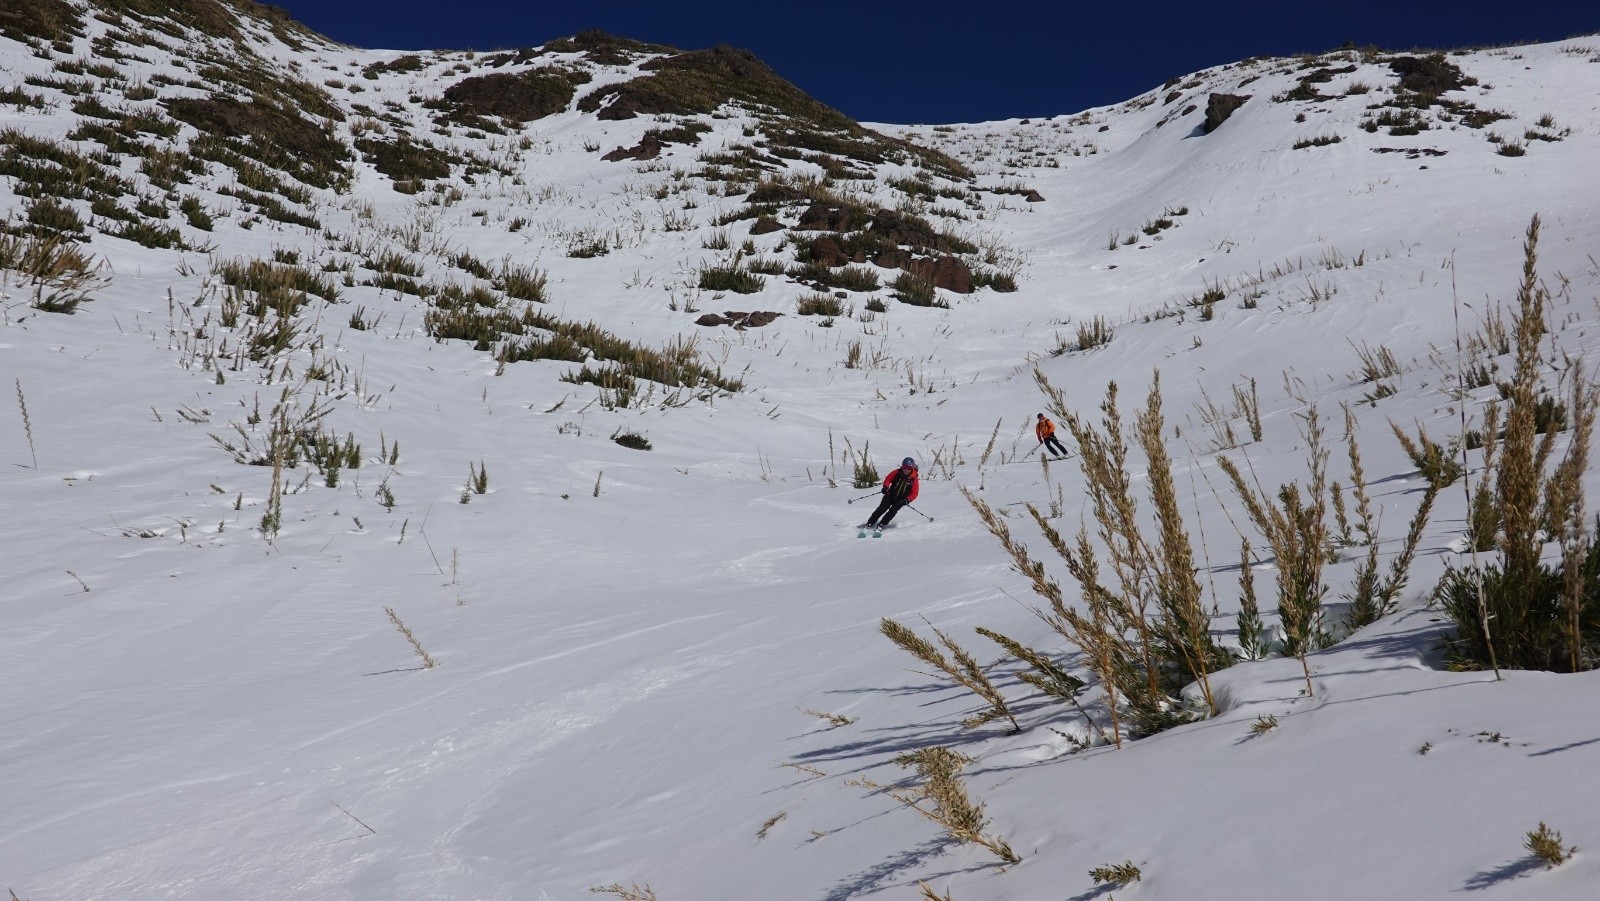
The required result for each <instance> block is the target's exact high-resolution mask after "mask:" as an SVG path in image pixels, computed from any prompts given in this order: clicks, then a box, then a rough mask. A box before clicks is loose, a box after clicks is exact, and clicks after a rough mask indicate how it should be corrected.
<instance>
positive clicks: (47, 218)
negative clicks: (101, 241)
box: [28, 197, 83, 237]
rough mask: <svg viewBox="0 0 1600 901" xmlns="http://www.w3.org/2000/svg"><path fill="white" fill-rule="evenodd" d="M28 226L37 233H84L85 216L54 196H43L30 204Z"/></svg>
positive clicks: (77, 234)
mask: <svg viewBox="0 0 1600 901" xmlns="http://www.w3.org/2000/svg"><path fill="white" fill-rule="evenodd" d="M28 226H29V229H28V230H29V231H30V232H32V233H33V234H36V235H73V236H80V237H81V236H82V235H83V217H81V216H79V215H78V211H77V210H75V209H73V208H72V207H71V206H69V205H67V204H65V203H62V202H61V201H59V200H57V199H55V198H54V197H41V198H39V199H38V200H35V201H34V202H33V203H31V204H29V205H28Z"/></svg>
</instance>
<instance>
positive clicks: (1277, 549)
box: [1217, 405, 1331, 693]
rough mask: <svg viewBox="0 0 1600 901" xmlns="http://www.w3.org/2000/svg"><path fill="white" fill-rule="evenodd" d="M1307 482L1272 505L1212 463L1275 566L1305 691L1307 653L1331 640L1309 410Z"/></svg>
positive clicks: (1315, 439) (1319, 478)
mask: <svg viewBox="0 0 1600 901" xmlns="http://www.w3.org/2000/svg"><path fill="white" fill-rule="evenodd" d="M1301 437H1302V438H1304V439H1305V442H1306V447H1307V454H1308V461H1307V465H1308V467H1309V470H1310V477H1309V479H1308V481H1307V483H1306V487H1305V490H1304V493H1302V490H1301V487H1300V485H1299V483H1294V482H1291V483H1289V484H1286V485H1281V486H1279V488H1278V493H1277V502H1276V503H1274V502H1273V498H1272V497H1271V496H1269V495H1267V493H1266V492H1265V491H1264V490H1262V489H1261V488H1260V487H1259V485H1257V487H1255V488H1252V487H1251V486H1250V485H1249V484H1248V483H1247V482H1246V481H1245V479H1244V476H1243V474H1242V473H1241V472H1240V471H1239V467H1238V466H1237V465H1236V464H1235V463H1234V462H1233V461H1232V460H1230V459H1228V458H1227V457H1218V458H1217V464H1218V465H1219V466H1221V467H1222V471H1223V472H1224V473H1226V474H1227V476H1228V479H1229V480H1230V481H1231V482H1233V487H1234V490H1235V491H1236V492H1238V495H1239V498H1240V500H1241V501H1243V502H1244V506H1245V510H1246V511H1247V512H1248V513H1249V516H1250V520H1251V521H1252V522H1253V523H1255V526H1256V529H1257V530H1258V531H1259V532H1260V533H1261V536H1262V537H1263V538H1265V539H1266V541H1267V545H1268V546H1269V547H1270V548H1271V549H1272V555H1273V558H1274V560H1275V562H1276V564H1277V567H1278V580H1277V581H1278V619H1279V622H1280V623H1281V625H1282V627H1283V633H1284V653H1285V654H1291V655H1294V656H1297V657H1299V658H1300V665H1301V668H1302V669H1303V670H1304V671H1305V677H1306V691H1307V693H1311V692H1312V691H1313V689H1312V686H1311V668H1310V664H1309V663H1308V662H1307V661H1306V657H1305V655H1306V653H1307V652H1308V651H1313V650H1317V649H1319V648H1323V647H1327V645H1328V644H1329V642H1330V640H1331V638H1330V636H1329V635H1328V632H1327V630H1326V628H1325V627H1324V625H1323V620H1322V599H1323V596H1324V594H1326V592H1327V586H1326V585H1324V584H1323V581H1322V570H1323V566H1324V564H1325V563H1326V562H1327V559H1328V557H1327V554H1328V525H1327V518H1326V513H1327V503H1328V500H1327V497H1328V491H1327V466H1328V449H1327V448H1326V447H1325V446H1324V445H1323V443H1322V437H1323V435H1322V419H1321V417H1320V416H1319V415H1318V413H1317V409H1316V407H1315V405H1313V406H1312V407H1310V409H1308V410H1307V411H1306V413H1305V414H1304V415H1303V416H1302V426H1301Z"/></svg>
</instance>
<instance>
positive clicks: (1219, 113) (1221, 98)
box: [1200, 94, 1251, 134]
mask: <svg viewBox="0 0 1600 901" xmlns="http://www.w3.org/2000/svg"><path fill="white" fill-rule="evenodd" d="M1250 97H1251V95H1250V94H1212V95H1211V96H1210V98H1208V99H1207V100H1206V121H1205V124H1204V125H1202V126H1201V127H1200V129H1201V131H1202V132H1204V133H1205V134H1211V133H1212V132H1214V131H1216V130H1217V129H1218V128H1220V127H1221V126H1222V123H1224V122H1226V121H1228V117H1229V116H1231V115H1233V112H1234V110H1237V109H1238V108H1239V107H1241V106H1244V103H1245V101H1246V100H1249V99H1250Z"/></svg>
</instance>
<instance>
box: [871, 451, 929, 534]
mask: <svg viewBox="0 0 1600 901" xmlns="http://www.w3.org/2000/svg"><path fill="white" fill-rule="evenodd" d="M916 499H917V461H916V460H913V459H912V458H910V457H907V458H905V459H904V460H901V461H900V468H899V469H897V470H895V471H894V472H891V473H889V477H888V478H886V479H884V480H883V500H882V501H881V502H879V504H878V509H876V510H874V511H872V515H871V516H869V517H867V526H868V527H869V528H874V529H877V528H882V527H884V526H886V525H888V524H889V521H890V520H892V519H894V515H895V514H896V513H899V512H900V508H901V507H904V506H906V505H907V504H909V503H911V502H912V501H914V500H916Z"/></svg>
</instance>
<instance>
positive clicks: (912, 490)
mask: <svg viewBox="0 0 1600 901" xmlns="http://www.w3.org/2000/svg"><path fill="white" fill-rule="evenodd" d="M917 486H918V481H917V471H916V470H915V469H913V470H911V471H910V472H906V470H905V469H904V468H901V469H896V470H895V471H894V472H891V473H889V477H888V478H886V479H884V480H883V493H884V494H887V495H888V496H889V497H892V498H894V499H895V500H897V501H900V502H901V503H904V504H909V503H911V502H912V501H914V500H916V499H917Z"/></svg>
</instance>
